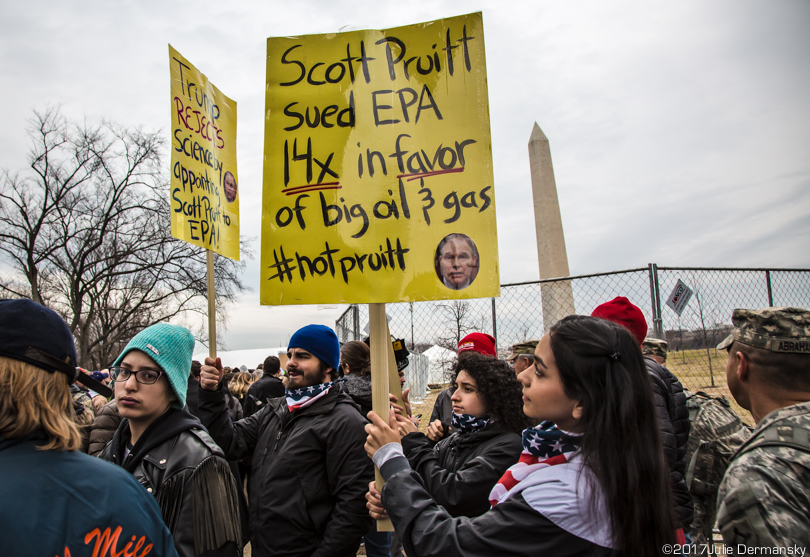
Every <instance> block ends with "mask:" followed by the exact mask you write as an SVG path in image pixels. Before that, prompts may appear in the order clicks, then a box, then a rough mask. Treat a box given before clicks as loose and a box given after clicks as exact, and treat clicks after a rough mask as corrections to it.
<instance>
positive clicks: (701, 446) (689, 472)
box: [684, 393, 725, 491]
mask: <svg viewBox="0 0 810 557" xmlns="http://www.w3.org/2000/svg"><path fill="white" fill-rule="evenodd" d="M698 394H700V393H698ZM705 409H706V405H705V404H703V405H701V406H700V407H699V408H698V412H697V414H696V415H695V418H694V419H695V420H697V419H698V418H700V416H701V415H702V414H703V411H704V410H705ZM691 421H692V420H690V422H691ZM722 429H725V427H723V428H722ZM713 446H714V440H713V439H708V440H707V439H701V438H698V446H697V448H695V452H694V453H692V458H691V459H690V460H689V466H688V467H687V469H686V477H685V478H684V481H685V482H686V487H687V489H689V490H690V491H691V490H692V484H693V482H694V480H695V468H696V467H697V460H698V457H699V456H700V455H701V451H708V453H706V454H708V455H709V456H710V458H711V466H710V468H711V467H712V466H714V454H713V453H712V452H711V448H712V447H713ZM707 487H708V488H710V489H711V488H713V487H715V486H714V484H712V485H710V486H707Z"/></svg>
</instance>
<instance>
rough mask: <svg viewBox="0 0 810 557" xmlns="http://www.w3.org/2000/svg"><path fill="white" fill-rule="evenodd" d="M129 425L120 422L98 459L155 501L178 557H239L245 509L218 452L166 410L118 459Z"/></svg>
mask: <svg viewBox="0 0 810 557" xmlns="http://www.w3.org/2000/svg"><path fill="white" fill-rule="evenodd" d="M129 437H130V431H129V420H127V419H126V418H124V419H122V420H121V424H120V425H119V426H118V429H117V430H116V432H115V435H114V436H113V438H112V441H110V443H108V444H107V446H106V447H105V448H104V450H103V451H102V453H101V454H100V455H99V458H102V459H104V460H107V461H109V462H113V463H115V464H118V465H119V466H121V467H123V468H124V469H125V470H126V471H128V472H129V473H131V474H132V475H133V476H135V479H136V480H138V482H139V483H140V484H141V485H143V486H144V487H145V488H146V490H147V491H148V492H149V493H151V494H152V495H154V496H155V498H156V499H157V502H158V505H159V506H160V510H161V513H162V514H163V521H164V522H165V523H166V526H167V527H168V528H169V531H170V532H171V533H172V537H173V538H174V544H175V548H176V549H177V553H178V554H179V555H180V556H181V557H192V556H199V555H203V554H204V555H205V556H206V557H209V556H210V557H213V556H229V557H231V556H232V557H236V556H237V555H242V547H243V546H244V545H245V542H246V540H245V538H246V537H247V536H246V533H247V508H246V503H245V501H244V495H243V494H242V490H241V489H240V487H239V485H238V484H237V482H236V480H234V478H233V475H232V474H231V471H230V469H229V468H228V464H227V462H225V460H224V459H223V458H222V450H221V449H220V448H219V447H218V446H217V445H216V443H214V440H213V439H211V436H210V435H208V433H206V431H205V429H204V428H203V427H202V425H201V424H200V422H199V420H197V418H195V417H194V416H192V415H191V414H188V413H187V412H185V411H183V410H178V409H175V408H171V409H169V410H168V411H167V412H166V413H165V414H163V415H162V416H160V417H159V418H157V419H156V420H155V421H154V422H152V423H151V424H150V425H149V427H147V428H146V430H145V431H144V432H143V434H142V435H141V437H140V438H139V439H138V442H137V443H135V446H134V447H132V450H131V452H130V454H129V455H128V456H127V457H126V458H124V454H125V450H126V446H127V442H128V441H129Z"/></svg>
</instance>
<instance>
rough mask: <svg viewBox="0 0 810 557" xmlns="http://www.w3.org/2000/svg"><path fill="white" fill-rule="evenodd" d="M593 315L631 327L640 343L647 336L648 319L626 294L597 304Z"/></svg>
mask: <svg viewBox="0 0 810 557" xmlns="http://www.w3.org/2000/svg"><path fill="white" fill-rule="evenodd" d="M591 316H593V317H599V318H601V319H605V320H607V321H612V322H614V323H618V324H619V325H622V326H623V327H626V328H627V329H630V332H631V333H633V336H634V337H636V339H637V340H638V344H639V345H641V343H642V342H644V338H645V337H646V336H647V320H646V319H644V314H643V313H642V312H641V310H640V309H638V306H635V305H633V304H632V303H630V300H628V299H627V298H625V297H624V296H618V297H616V298H613V299H612V300H611V301H609V302H605V303H604V304H602V305H601V306H597V307H596V309H595V310H593V312H592V313H591Z"/></svg>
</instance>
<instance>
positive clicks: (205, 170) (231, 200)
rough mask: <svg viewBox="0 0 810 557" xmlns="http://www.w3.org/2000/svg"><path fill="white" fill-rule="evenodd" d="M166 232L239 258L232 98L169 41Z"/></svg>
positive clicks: (234, 113)
mask: <svg viewBox="0 0 810 557" xmlns="http://www.w3.org/2000/svg"><path fill="white" fill-rule="evenodd" d="M169 68H170V70H171V118H172V120H171V121H172V127H171V130H172V139H171V152H172V169H171V170H172V173H171V215H172V217H171V221H172V236H174V237H175V238H178V239H180V240H185V241H186V242H189V243H191V244H194V245H196V246H200V247H203V248H206V249H210V250H212V251H215V252H216V253H218V254H220V255H224V256H225V257H229V258H231V259H236V260H237V261H238V260H239V186H238V184H239V173H238V172H237V171H236V103H235V102H234V101H232V100H231V99H229V98H228V97H226V96H225V95H223V94H222V93H221V92H220V90H219V89H217V88H216V87H215V86H214V84H212V83H211V82H210V81H208V78H206V77H205V75H203V74H202V73H200V71H199V70H197V68H195V67H194V66H193V65H192V64H191V62H189V61H188V60H186V59H185V58H183V57H182V56H181V55H180V53H179V52H177V51H176V50H175V49H173V48H172V46H171V45H169Z"/></svg>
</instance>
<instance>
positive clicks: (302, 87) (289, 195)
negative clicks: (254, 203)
mask: <svg viewBox="0 0 810 557" xmlns="http://www.w3.org/2000/svg"><path fill="white" fill-rule="evenodd" d="M488 102H489V101H488V96H487V82H486V63H485V55H484V34H483V20H482V17H481V14H480V13H475V14H469V15H464V16H459V17H454V18H449V19H443V20H438V21H432V22H428V23H422V24H418V25H410V26H406V27H399V28H396V29H387V30H367V31H353V32H347V33H337V34H328V35H309V36H302V37H279V38H271V39H268V41H267V87H266V112H265V114H266V119H265V165H264V193H263V201H262V270H261V278H262V283H261V303H262V304H270V305H284V304H328V303H344V302H348V303H384V302H400V301H417V300H436V299H448V298H450V299H459V298H480V297H490V296H497V295H499V282H500V281H499V273H498V250H497V232H496V226H495V195H494V190H493V175H492V146H491V140H490V130H489V104H488Z"/></svg>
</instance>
